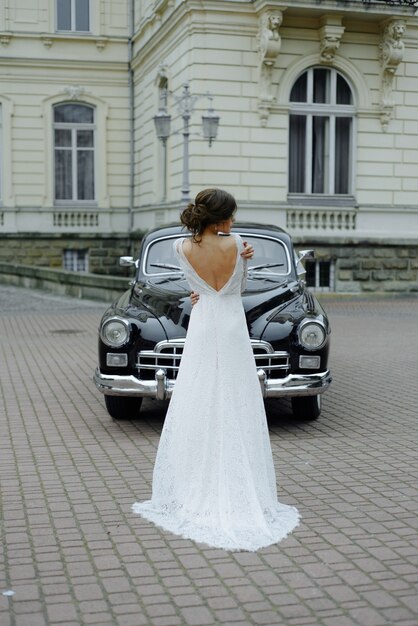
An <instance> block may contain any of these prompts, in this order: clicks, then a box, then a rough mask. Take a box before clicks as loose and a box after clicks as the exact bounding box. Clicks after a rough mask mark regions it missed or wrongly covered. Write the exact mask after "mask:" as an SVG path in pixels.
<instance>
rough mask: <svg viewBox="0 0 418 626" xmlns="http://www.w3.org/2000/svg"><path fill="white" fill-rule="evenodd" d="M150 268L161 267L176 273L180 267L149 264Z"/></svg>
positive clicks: (166, 264)
mask: <svg viewBox="0 0 418 626" xmlns="http://www.w3.org/2000/svg"><path fill="white" fill-rule="evenodd" d="M150 267H162V268H163V269H166V270H174V271H176V272H181V271H182V269H181V267H177V265H169V264H168V263H150Z"/></svg>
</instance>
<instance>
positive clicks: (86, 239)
mask: <svg viewBox="0 0 418 626" xmlns="http://www.w3.org/2000/svg"><path fill="white" fill-rule="evenodd" d="M141 236H142V235H141V234H137V233H136V234H134V235H133V236H132V238H131V239H129V238H128V237H127V236H124V235H101V236H100V237H98V236H94V235H77V234H75V235H69V234H66V235H61V234H56V235H54V234H52V235H42V234H40V233H28V234H26V233H25V234H21V235H12V234H0V262H1V261H3V262H5V263H18V264H22V265H34V266H37V267H49V268H56V269H61V268H63V252H64V250H86V251H87V252H88V270H89V272H91V273H93V274H106V275H112V276H126V268H123V267H120V266H119V257H120V256H123V255H128V254H133V255H135V254H137V252H138V249H139V244H140V240H141Z"/></svg>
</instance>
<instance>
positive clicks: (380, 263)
mask: <svg viewBox="0 0 418 626" xmlns="http://www.w3.org/2000/svg"><path fill="white" fill-rule="evenodd" d="M141 238H142V233H139V232H136V233H134V234H133V236H132V237H131V239H129V238H128V237H126V236H123V235H116V234H115V235H102V236H100V237H93V236H92V235H48V236H47V235H40V234H39V233H34V234H32V235H29V236H26V235H20V236H19V235H4V234H3V235H0V263H1V262H3V263H7V264H20V265H25V266H35V267H38V268H55V269H62V268H63V251H64V250H88V257H89V267H88V269H89V273H91V274H101V275H107V276H122V277H125V276H131V275H132V270H131V269H130V268H125V267H120V266H119V257H120V256H123V255H128V254H131V255H133V256H137V255H138V251H139V246H140V242H141ZM293 242H294V245H295V249H296V250H301V249H306V248H312V249H313V250H314V251H315V259H316V260H317V261H331V262H332V264H333V267H334V272H333V282H332V284H331V291H336V292H339V293H361V292H399V293H407V292H418V247H417V246H416V245H415V244H414V243H413V242H411V241H408V242H405V241H397V242H392V243H390V244H389V243H383V242H379V243H372V242H370V241H363V242H359V243H355V242H354V241H350V242H347V241H345V242H344V243H337V242H335V241H334V242H332V243H328V242H327V243H326V244H324V242H323V240H322V241H319V240H318V241H315V240H312V239H310V238H309V237H293Z"/></svg>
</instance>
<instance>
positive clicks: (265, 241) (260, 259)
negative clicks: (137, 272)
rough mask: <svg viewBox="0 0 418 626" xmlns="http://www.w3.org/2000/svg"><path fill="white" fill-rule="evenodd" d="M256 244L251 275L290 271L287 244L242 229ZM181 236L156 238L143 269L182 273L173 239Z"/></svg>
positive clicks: (145, 270)
mask: <svg viewBox="0 0 418 626" xmlns="http://www.w3.org/2000/svg"><path fill="white" fill-rule="evenodd" d="M240 235H241V236H242V238H243V239H244V240H245V241H247V242H248V243H249V244H250V245H252V246H253V248H254V257H253V258H252V259H251V261H249V263H248V271H249V274H250V276H253V277H254V278H256V277H257V276H264V277H266V276H271V277H273V276H286V275H287V274H289V273H290V255H289V251H288V249H287V247H286V246H285V244H284V243H283V242H281V241H279V240H277V239H273V238H269V237H266V236H261V235H252V234H251V235H248V234H246V233H240ZM177 238H178V237H177V236H176V237H166V238H164V239H156V240H155V241H152V242H151V243H150V244H149V245H148V247H147V248H146V250H145V255H144V260H143V271H144V274H145V275H147V276H153V275H159V274H166V275H167V274H172V275H173V276H174V275H175V274H182V271H181V268H180V266H179V262H178V259H177V257H176V255H175V254H174V250H173V241H174V240H175V239H177Z"/></svg>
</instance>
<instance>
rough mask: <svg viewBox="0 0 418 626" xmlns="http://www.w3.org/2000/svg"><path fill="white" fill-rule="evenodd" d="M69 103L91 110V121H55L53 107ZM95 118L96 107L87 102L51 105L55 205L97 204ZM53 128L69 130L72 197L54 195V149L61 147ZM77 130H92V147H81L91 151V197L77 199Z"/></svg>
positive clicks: (64, 103)
mask: <svg viewBox="0 0 418 626" xmlns="http://www.w3.org/2000/svg"><path fill="white" fill-rule="evenodd" d="M66 104H71V105H73V106H81V107H87V108H89V109H91V110H92V111H93V120H94V121H93V122H92V123H86V122H81V123H77V122H56V121H55V109H57V108H59V107H60V106H65V105H66ZM96 119H97V111H96V107H95V106H94V105H92V104H90V103H87V102H80V101H78V102H58V103H56V104H54V105H53V106H52V154H53V202H54V205H55V206H80V205H83V206H84V205H88V206H97V185H96V178H97V145H96V135H97V133H96V128H97V124H96ZM55 130H71V147H70V150H71V171H72V198H71V199H70V198H68V199H63V198H57V197H56V190H57V185H56V175H57V172H56V158H55V155H56V151H57V150H59V149H61V150H62V147H61V146H56V144H55ZM78 130H90V131H92V132H93V147H92V148H89V147H83V150H91V151H92V152H93V196H94V197H93V198H92V199H88V200H87V199H79V198H78V197H77V196H78V163H77V152H78V147H77V131H78Z"/></svg>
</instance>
